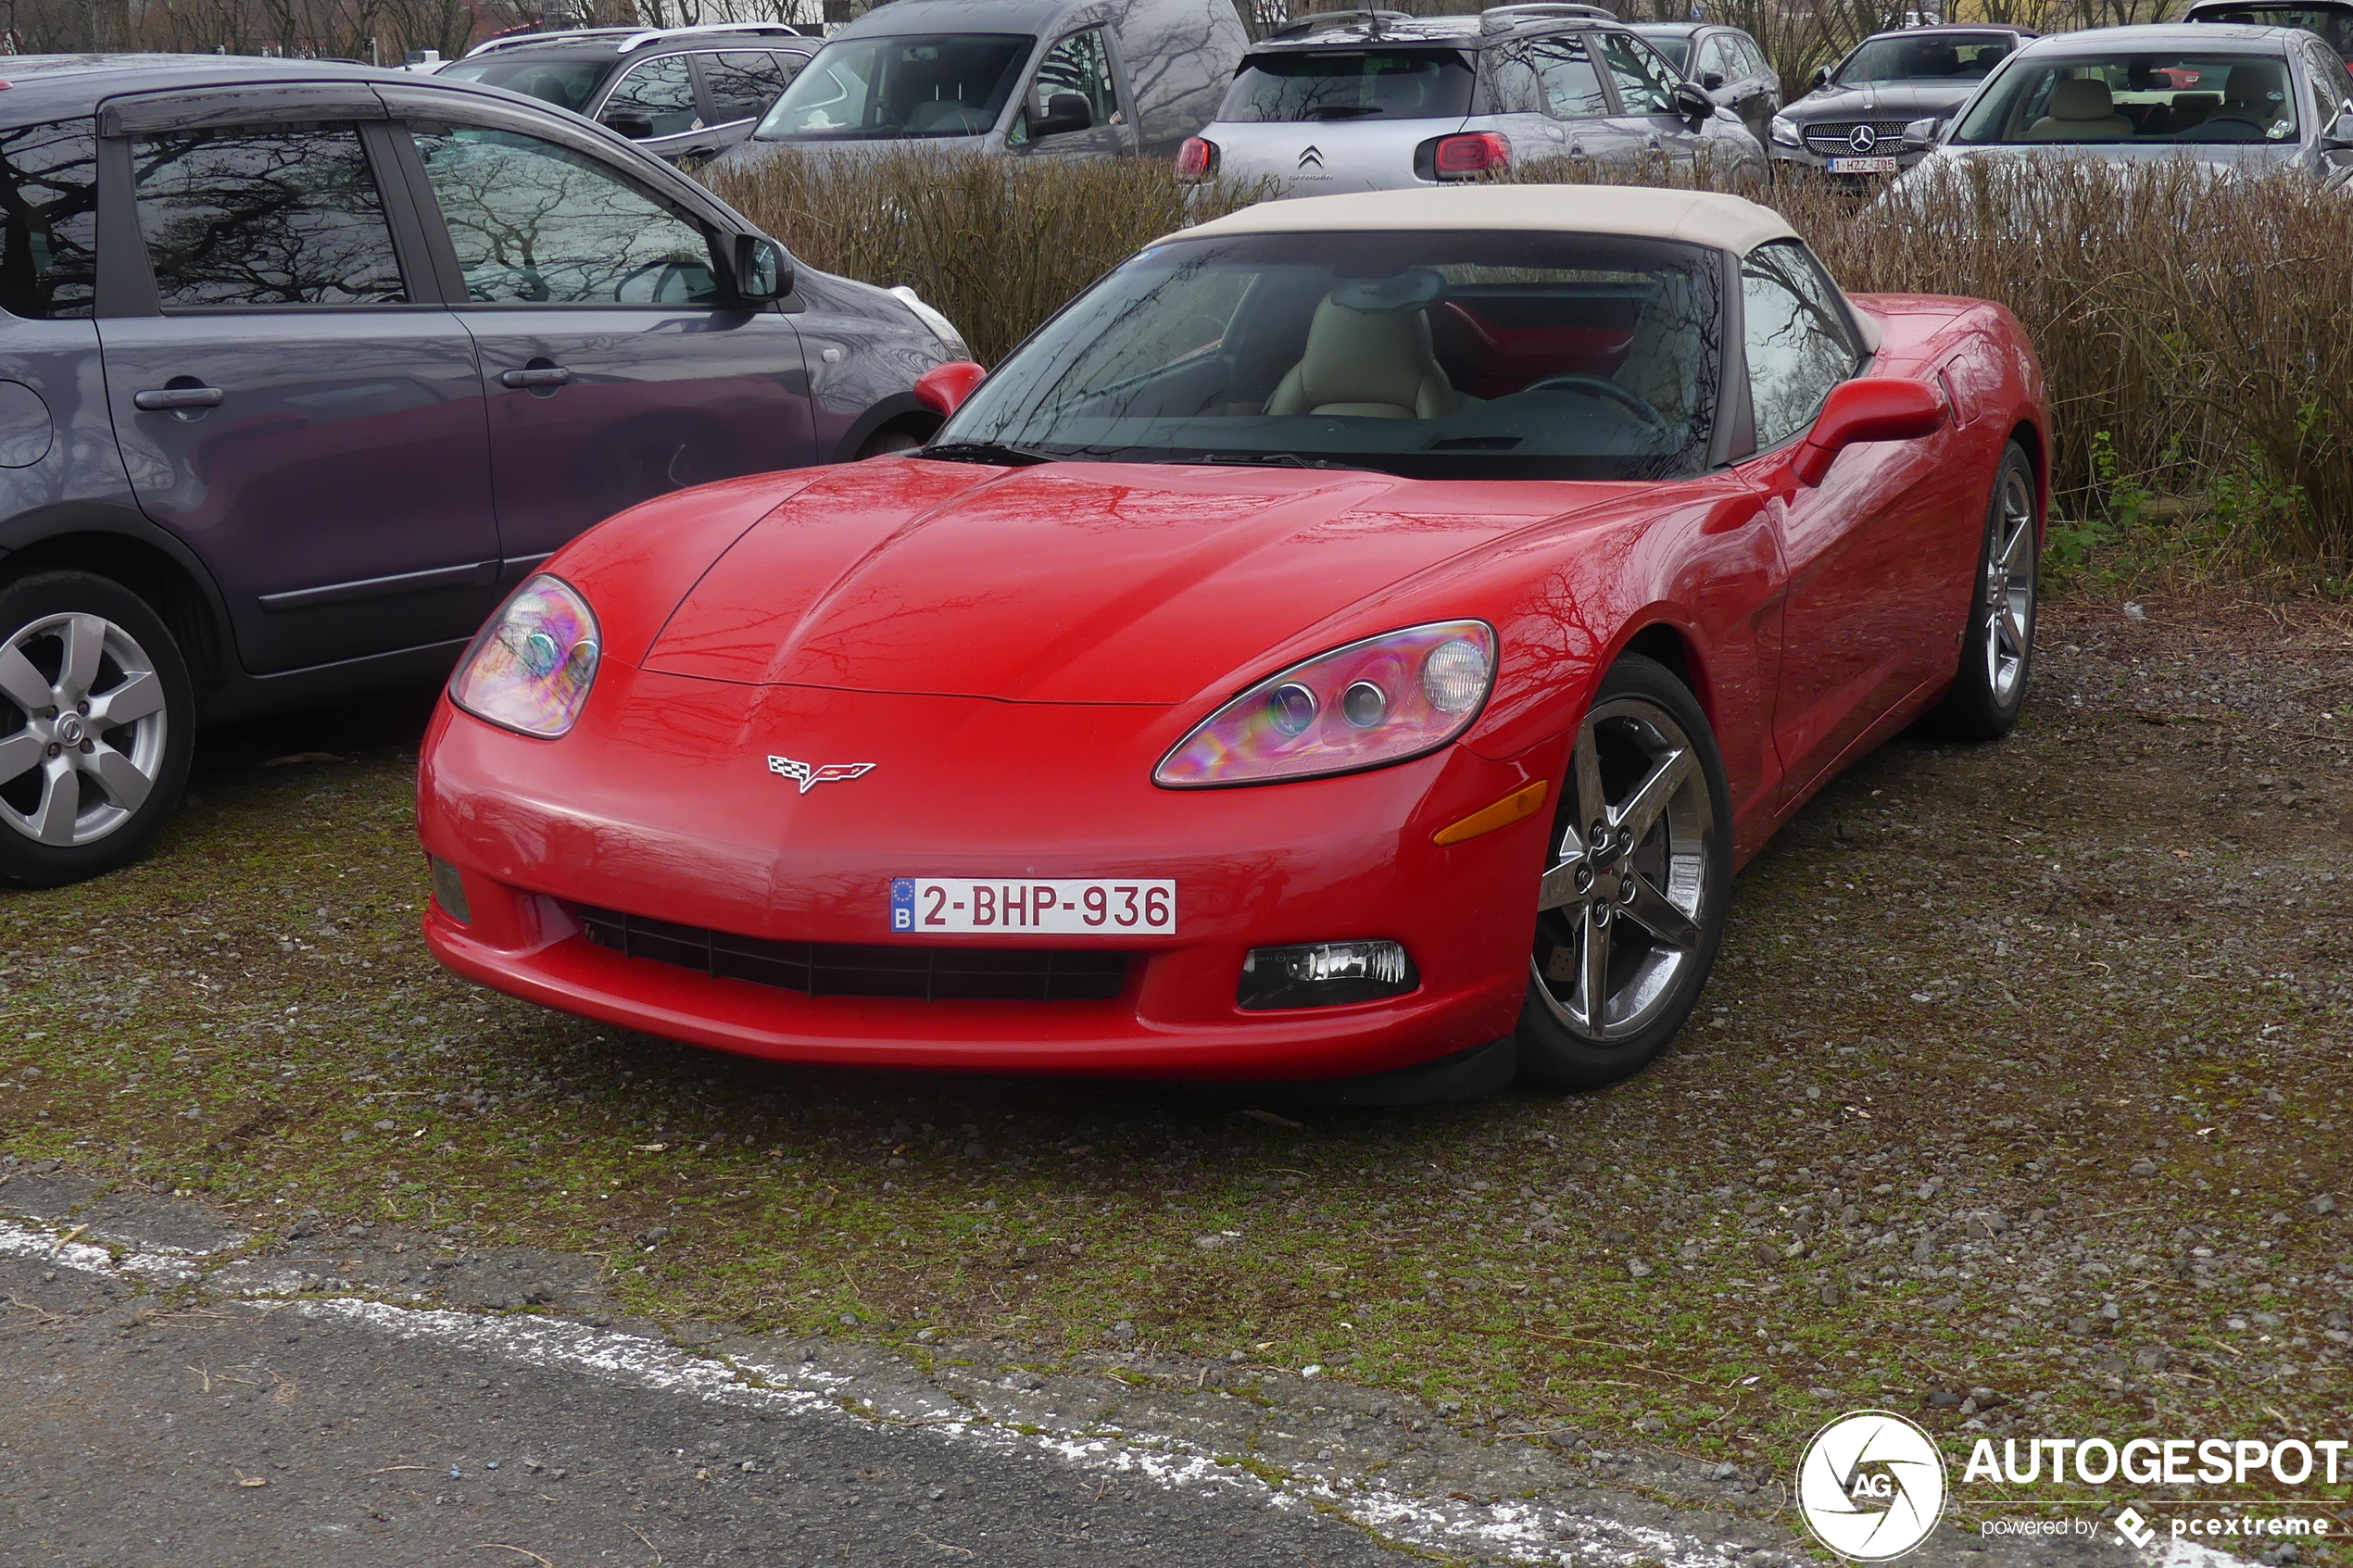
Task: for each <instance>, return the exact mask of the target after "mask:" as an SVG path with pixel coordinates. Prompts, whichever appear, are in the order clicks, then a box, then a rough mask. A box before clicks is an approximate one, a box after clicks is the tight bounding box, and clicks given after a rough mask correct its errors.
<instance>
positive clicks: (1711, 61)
mask: <svg viewBox="0 0 2353 1568" xmlns="http://www.w3.org/2000/svg"><path fill="white" fill-rule="evenodd" d="M1730 52H1731V51H1730V40H1729V39H1727V38H1725V37H1724V36H1723V35H1722V34H1720V33H1719V34H1718V35H1717V36H1716V37H1713V38H1710V39H1709V40H1708V41H1707V42H1706V43H1705V44H1701V45H1700V50H1699V58H1698V59H1696V60H1694V61H1693V62H1692V81H1694V82H1697V81H1701V80H1703V79H1705V77H1706V75H1707V73H1708V72H1709V71H1711V70H1712V71H1714V72H1715V73H1716V74H1717V75H1718V76H1720V77H1722V78H1723V79H1724V80H1725V81H1727V82H1732V81H1736V80H1737V79H1738V78H1739V77H1740V76H1741V75H1742V74H1743V72H1742V70H1741V69H1740V68H1739V67H1738V66H1736V65H1734V64H1733V63H1732V61H1731V59H1730V57H1729V56H1730Z"/></svg>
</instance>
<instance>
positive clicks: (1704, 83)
mask: <svg viewBox="0 0 2353 1568" xmlns="http://www.w3.org/2000/svg"><path fill="white" fill-rule="evenodd" d="M1699 84H1700V86H1701V87H1702V88H1703V89H1704V90H1705V91H1707V92H1710V93H1720V92H1722V91H1723V90H1724V73H1723V72H1722V71H1720V70H1704V71H1701V72H1700V73H1699Z"/></svg>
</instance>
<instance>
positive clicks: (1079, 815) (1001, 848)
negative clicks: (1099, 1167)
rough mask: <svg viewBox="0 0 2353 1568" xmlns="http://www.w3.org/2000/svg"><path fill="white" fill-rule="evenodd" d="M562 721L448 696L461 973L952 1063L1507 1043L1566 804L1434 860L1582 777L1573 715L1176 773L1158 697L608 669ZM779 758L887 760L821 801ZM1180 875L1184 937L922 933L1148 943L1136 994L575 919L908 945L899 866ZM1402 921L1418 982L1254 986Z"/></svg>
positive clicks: (760, 1045)
mask: <svg viewBox="0 0 2353 1568" xmlns="http://www.w3.org/2000/svg"><path fill="white" fill-rule="evenodd" d="M598 687H599V689H598V693H597V694H596V696H595V697H594V698H592V700H591V701H590V703H589V705H588V711H587V712H586V713H585V714H584V715H583V717H582V721H581V723H580V725H579V726H578V727H577V728H575V729H574V730H573V733H572V734H570V735H567V736H565V737H564V738H563V739H561V740H557V741H542V740H535V739H530V738H527V737H524V736H521V735H515V734H509V733H507V732H505V731H502V730H498V729H496V728H494V727H492V726H490V725H487V724H484V723H482V722H480V721H476V720H474V719H472V718H471V717H470V716H467V715H464V714H461V713H458V712H456V711H455V710H454V709H450V708H449V707H448V706H447V703H445V704H444V705H443V709H442V711H441V712H440V713H439V714H438V715H437V716H436V717H435V719H434V724H433V728H432V730H431V732H430V733H429V734H428V736H427V739H426V745H425V749H424V755H423V761H422V767H421V770H420V782H419V787H420V797H419V830H420V834H421V836H422V839H423V841H424V846H425V848H426V849H427V851H428V852H429V853H431V854H433V855H434V856H436V857H439V858H440V859H444V860H447V861H448V862H450V863H451V864H452V865H454V866H456V867H457V868H458V869H459V873H460V874H461V876H462V877H463V879H464V883H465V888H466V894H467V901H468V903H469V905H470V907H471V911H470V912H471V916H472V919H471V921H470V922H467V923H462V924H461V923H459V922H458V921H457V920H455V919H453V918H452V917H451V916H450V915H449V914H448V912H447V911H446V910H444V909H441V908H440V907H439V906H438V905H434V906H433V907H432V908H430V909H429V910H428V913H427V915H426V919H425V922H424V929H425V937H426V941H427V943H428V945H429V946H430V947H431V948H432V949H433V951H434V955H435V956H436V957H437V958H439V959H440V960H441V961H442V962H443V963H445V964H447V966H448V967H449V968H451V969H452V970H454V971H456V972H459V973H460V974H463V975H466V976H468V977H469V978H471V979H473V980H476V981H479V982H480V983H482V984H484V985H490V986H492V987H495V988H497V989H498V990H502V991H506V992H509V993H510V994H512V995H515V996H519V997H526V998H528V999H531V1000H534V1001H537V1002H541V1003H544V1004H546V1005H547V1006H550V1007H555V1008H560V1009H561V1010H566V1011H569V1012H575V1013H580V1014H583V1015H585V1016H587V1017H592V1018H596V1019H599V1020H602V1021H604V1022H610V1023H615V1024H619V1025H623V1026H624V1027H629V1028H635V1029H642V1030H645V1031H648V1032H649V1033H652V1034H658V1035H668V1036H671V1037H673V1038H676V1039H682V1040H688V1041H693V1042H696V1043H698V1044H702V1045H707V1046H713V1047H720V1048H723V1049H728V1050H736V1051H742V1052H745V1053H748V1054H750V1055H754V1056H761V1057H769V1058H774V1059H778V1060H798V1061H812V1062H831V1063H842V1064H857V1065H866V1066H878V1067H896V1068H946V1069H953V1070H960V1071H995V1072H1025V1073H1074V1074H1087V1075H1111V1076H1134V1077H1160V1078H1193V1079H1215V1080H1251V1079H1270V1080H1301V1079H1316V1078H1331V1077H1343V1076H1354V1075H1358V1074H1363V1073H1379V1072H1385V1071H1390V1070H1393V1069H1397V1068H1403V1067H1409V1066H1414V1065H1416V1064H1419V1063H1422V1062H1426V1061H1430V1060H1436V1059H1438V1058H1441V1057H1445V1056H1450V1055H1453V1054H1454V1053H1456V1052H1459V1051H1463V1050H1466V1049H1468V1048H1470V1047H1476V1046H1479V1045H1483V1044H1486V1043H1487V1042H1489V1041H1491V1040H1494V1039H1497V1038H1499V1037H1501V1036H1503V1035H1507V1034H1509V1033H1510V1032H1511V1031H1512V1029H1513V1028H1514V1026H1515V1024H1516V1021H1517V1017H1518V1012H1519V1006H1520V1002H1521V998H1522V997H1523V996H1524V995H1525V993H1526V989H1527V963H1528V960H1527V953H1528V951H1529V943H1530V939H1531V935H1532V931H1533V925H1534V919H1535V890H1536V880H1537V875H1538V872H1539V870H1540V869H1541V856H1542V850H1543V840H1544V837H1545V834H1546V830H1547V828H1548V827H1549V824H1550V822H1551V820H1552V811H1551V806H1550V803H1549V802H1548V803H1547V805H1546V808H1545V809H1543V810H1541V811H1540V812H1538V813H1537V814H1536V815H1534V816H1532V817H1529V818H1527V819H1524V820H1522V821H1521V822H1516V823H1515V824H1513V825H1512V826H1511V827H1508V828H1504V829H1502V830H1500V831H1497V832H1494V833H1491V834H1486V835H1485V836H1483V837H1480V838H1477V839H1473V840H1470V841H1469V842H1467V843H1464V844H1458V845H1454V846H1452V847H1446V848H1441V847H1437V846H1435V845H1433V844H1432V843H1431V842H1430V835H1431V834H1432V833H1434V832H1435V831H1436V830H1437V829H1438V828H1440V827H1442V826H1444V825H1446V824H1447V823H1449V822H1454V821H1456V820H1458V819H1460V818H1462V817H1465V816H1467V815H1469V814H1470V813H1471V812H1473V811H1476V810H1478V809H1480V808H1482V807H1484V806H1487V805H1489V804H1491V802H1493V801H1495V800H1497V799H1499V798H1501V797H1504V796H1506V795H1509V794H1510V793H1512V792H1513V791H1514V790H1515V789H1516V788H1519V787H1521V786H1523V785H1525V784H1528V783H1529V782H1531V781H1532V780H1534V779H1538V778H1543V779H1546V780H1548V781H1552V782H1555V783H1556V781H1557V780H1558V779H1559V777H1560V775H1561V772H1562V770H1563V769H1564V768H1565V767H1566V760H1567V744H1568V737H1567V736H1566V735H1564V736H1561V737H1558V738H1557V739H1556V740H1554V741H1552V742H1549V743H1547V744H1546V745H1544V746H1539V747H1536V748H1534V749H1533V750H1531V751H1530V752H1529V753H1528V754H1526V755H1524V756H1522V757H1520V758H1517V759H1513V760H1512V761H1508V762H1493V761H1489V760H1486V759H1481V758H1478V757H1477V756H1474V755H1473V754H1471V753H1469V752H1467V751H1466V750H1464V749H1463V748H1461V747H1459V746H1455V747H1450V748H1448V749H1447V750H1445V751H1442V752H1440V753H1438V754H1436V755H1434V756H1431V757H1427V758H1423V759H1418V760H1416V761H1413V762H1408V763H1403V764H1400V765H1398V766H1396V767H1391V768H1385V769H1380V770H1377V771H1371V772H1366V773H1358V774H1353V775H1349V776H1346V777H1342V778H1334V779H1320V780H1312V781H1305V782H1302V783H1295V784H1274V785H1265V786H1258V787H1252V788H1241V789H1223V790H1164V789H1160V788H1158V787H1156V786H1154V785H1153V784H1151V767H1152V764H1153V763H1154V762H1155V761H1156V760H1157V759H1158V758H1159V756H1160V755H1161V753H1162V752H1163V751H1164V750H1165V748H1166V746H1167V745H1168V744H1170V742H1171V741H1172V740H1173V739H1174V738H1175V736H1176V734H1177V733H1178V732H1179V731H1180V730H1181V728H1182V723H1181V720H1180V718H1179V717H1178V716H1177V715H1176V713H1175V712H1174V711H1173V710H1168V709H1143V708H1137V709H1107V708H1105V707H1103V706H1101V705H1096V706H1084V705H1049V704H1014V703H1002V702H990V701H984V700H981V699H977V698H958V697H940V696H907V695H890V694H875V693H849V692H838V691H822V690H816V689H812V688H806V687H749V686H740V685H733V684H726V683H721V682H710V681H700V680H690V679H686V678H682V677H676V676H668V675H661V674H656V673H651V672H648V671H637V670H631V669H626V668H613V667H608V668H607V669H606V670H605V671H602V672H601V673H600V675H599V677H598ZM771 753H776V754H783V755H788V756H793V757H797V758H803V759H809V758H812V757H813V758H814V759H816V760H819V761H834V760H843V761H849V760H858V761H873V762H874V763H875V767H874V769H873V771H871V772H869V773H866V774H863V775H862V776H860V777H859V778H858V779H855V780H846V781H840V782H835V783H828V784H823V785H822V786H817V787H812V789H811V790H809V791H806V792H802V791H799V790H797V789H796V788H795V787H794V786H793V784H790V783H789V782H788V781H786V779H784V778H781V777H779V776H778V775H776V774H775V773H774V772H772V771H770V770H769V769H768V767H767V766H766V759H767V756H768V755H769V754H771ZM909 875H915V876H942V877H977V878H989V877H1000V878H1033V879H1036V878H1056V877H1136V878H1143V877H1167V878H1170V879H1173V880H1174V881H1175V882H1176V884H1177V899H1178V904H1177V908H1178V917H1177V930H1176V935H1171V936H1144V935H1135V936H1125V937H1120V936H1088V937H1079V936H1072V935H1038V936H1027V937H1021V936H976V935H931V936H928V937H925V938H923V939H922V945H924V946H928V947H996V948H1000V949H1001V948H1005V947H1050V948H1071V947H1100V948H1105V949H1124V950H1126V952H1128V953H1129V955H1130V965H1129V972H1128V979H1127V983H1126V988H1125V989H1124V990H1123V991H1122V992H1121V994H1120V995H1119V997H1117V998H1116V999H1115V1000H1110V1001H1091V1000H1090V1001H1054V1002H1029V1001H1010V1000H988V1001H922V1000H912V999H900V998H890V997H849V996H820V997H810V996H806V995H803V994H801V993H799V992H798V991H794V990H786V989H782V988H779V987H775V986H771V985H760V984H756V983H753V982H751V981H747V980H738V979H728V978H714V977H712V976H711V975H707V974H704V973H701V972H697V971H694V970H690V969H686V968H683V967H680V966H678V965H675V964H672V963H667V962H663V961H661V960H654V959H647V958H635V957H623V955H622V954H620V953H618V952H615V951H613V950H611V949H610V948H609V947H599V946H598V945H596V944H594V943H592V942H591V941H589V940H588V938H587V937H586V936H585V935H584V932H583V928H582V925H581V922H580V918H579V915H578V913H577V910H578V909H581V908H582V907H584V906H585V907H593V908H598V909H612V910H619V911H623V912H624V913H628V914H631V915H636V916H643V917H648V918H650V919H653V920H659V921H667V922H677V923H680V924H684V925H691V926H696V927H701V928H706V929H710V930H714V931H718V932H723V933H727V934H731V935H738V936H749V937H757V938H762V939H767V940H772V941H778V942H795V943H798V942H814V943H835V944H863V945H891V944H911V943H913V942H914V941H915V939H914V938H912V937H911V936H908V935H897V934H894V933H892V932H891V931H890V929H889V884H890V881H891V879H892V878H893V877H894V876H909ZM1365 937H1381V938H1388V939H1390V940H1394V941H1398V942H1401V943H1403V944H1404V946H1405V947H1406V949H1407V951H1408V952H1409V953H1410V954H1411V955H1412V957H1413V960H1414V962H1415V964H1416V968H1417V969H1418V971H1419V973H1420V977H1421V985H1420V986H1419V988H1418V989H1416V990H1415V991H1413V992H1411V993H1409V994H1407V995H1405V996H1403V997H1394V998H1391V999H1389V1000H1384V1001H1378V1002H1367V1003H1360V1004H1355V1005H1351V1006H1342V1007H1332V1008H1317V1009H1300V1010H1286V1011H1276V1012H1265V1011H1259V1012H1250V1011H1244V1010H1240V1009H1239V1008H1237V1007H1236V1006H1235V989H1236V985H1237V984H1238V982H1239V977H1240V972H1241V964H1242V960H1243V957H1244V955H1245V954H1246V953H1247V952H1248V950H1249V949H1250V948H1252V947H1270V946H1277V945H1281V944H1288V943H1297V942H1317V941H1335V940H1343V939H1349V938H1365Z"/></svg>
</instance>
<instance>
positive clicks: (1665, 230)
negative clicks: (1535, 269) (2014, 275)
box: [1167, 185, 1881, 353]
mask: <svg viewBox="0 0 2353 1568" xmlns="http://www.w3.org/2000/svg"><path fill="white" fill-rule="evenodd" d="M1367 229H1370V230H1395V229H1550V230H1554V231H1557V232H1562V233H1570V234H1629V235H1634V236H1637V237H1639V238H1642V239H1652V240H1680V241H1683V242H1684V243H1685V244H1688V245H1708V246H1711V247H1713V248H1715V249H1717V250H1728V251H1730V252H1731V253H1732V254H1733V255H1735V256H1746V255H1747V254H1748V253H1749V252H1750V251H1752V250H1754V249H1755V248H1756V247H1757V246H1758V245H1764V244H1766V243H1767V242H1768V241H1770V240H1793V239H1796V238H1797V231H1796V230H1794V229H1792V228H1791V227H1790V226H1789V220H1787V219H1785V218H1783V217H1782V216H1781V215H1780V213H1778V212H1775V211H1774V210H1773V209H1772V208H1771V207H1759V206H1758V205H1757V204H1756V203H1755V202H1753V201H1750V200H1748V199H1747V198H1746V197H1744V196H1727V195H1719V194H1717V193H1715V192H1712V191H1663V190H1657V189H1655V188H1653V187H1650V186H1645V185H1453V186H1441V187H1439V188H1437V189H1435V190H1417V191H1361V192H1358V193H1356V194H1352V195H1345V196H1302V197H1298V198H1296V199H1294V200H1290V201H1268V202H1260V203H1258V204H1257V205H1256V206H1254V207H1243V208H1242V209H1241V210H1240V211H1239V212H1234V213H1228V214H1227V216H1225V217H1223V218H1215V219H1212V220H1210V221H1208V222H1206V223H1202V224H1197V225H1195V226H1194V227H1192V228H1190V229H1182V230H1179V231H1177V232H1176V233H1174V234H1170V235H1168V236H1167V238H1168V239H1172V240H1179V239H1182V240H1189V239H1195V238H1202V237H1211V236H1214V235H1218V234H1297V233H1315V232H1335V233H1346V232H1350V231H1353V230H1367ZM1850 303H1852V302H1851V301H1850ZM1855 322H1856V326H1857V327H1859V328H1860V329H1861V331H1862V333H1863V344H1864V346H1865V347H1867V348H1869V349H1870V350H1871V351H1872V352H1873V353H1877V352H1878V351H1879V345H1880V337H1881V331H1880V323H1879V320H1878V319H1877V318H1876V317H1874V316H1872V315H1871V314H1870V313H1869V311H1865V310H1856V312H1855Z"/></svg>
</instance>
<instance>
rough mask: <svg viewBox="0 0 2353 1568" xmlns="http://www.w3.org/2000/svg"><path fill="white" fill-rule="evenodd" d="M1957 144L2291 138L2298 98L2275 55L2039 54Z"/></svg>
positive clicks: (1968, 120)
mask: <svg viewBox="0 0 2353 1568" xmlns="http://www.w3.org/2000/svg"><path fill="white" fill-rule="evenodd" d="M1953 140H1955V141H1956V142H1974V143H1998V144H2013V143H2020V144H2061V145H2065V144H2077V145H2080V144H2089V143H2110V142H2135V143H2150V142H2173V143H2215V142H2293V141H2294V140H2296V97H2295V94H2292V93H2290V92H2289V91H2288V72H2287V61H2286V60H2285V59H2284V58H2283V57H2282V56H2278V55H2249V54H2229V55H2208V54H2200V53H2198V52H2196V51H2195V50H2183V51H2179V52H2162V53H2141V52H2135V53H2133V54H2132V55H2129V56H2116V55H2104V56H2103V55H2060V56H2043V57H2040V58H2036V59H2031V60H2027V61H2022V62H2020V64H2019V65H2017V66H2014V67H2012V68H2011V69H2010V70H2009V72H2008V73H2007V75H2005V76H2004V77H2003V78H2002V80H2001V81H1999V82H1995V83H1994V86H1993V87H1992V88H1991V89H1990V90H1988V91H1987V93H1986V94H1985V96H1984V97H1983V98H1982V99H1980V100H1979V101H1978V104H1977V107H1974V108H1972V109H1970V110H1969V113H1968V115H1967V116H1966V117H1964V118H1963V119H1962V121H1961V125H1960V128H1959V129H1958V130H1957V132H1954V136H1953Z"/></svg>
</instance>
